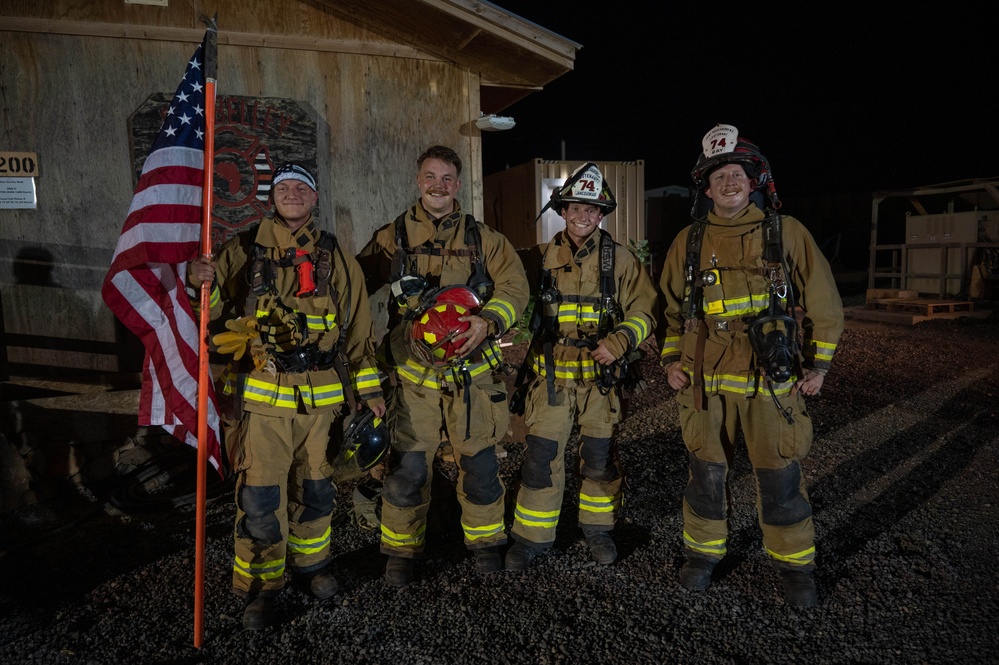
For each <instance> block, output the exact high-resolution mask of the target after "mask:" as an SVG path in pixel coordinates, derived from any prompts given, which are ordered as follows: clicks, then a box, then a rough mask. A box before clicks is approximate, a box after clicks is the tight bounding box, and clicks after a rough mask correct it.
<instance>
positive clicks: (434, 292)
mask: <svg viewBox="0 0 999 665" xmlns="http://www.w3.org/2000/svg"><path fill="white" fill-rule="evenodd" d="M406 215H407V213H405V212H404V213H402V214H401V215H399V216H398V217H396V219H395V246H396V251H395V254H394V255H393V256H392V282H391V285H392V286H391V289H392V295H394V296H395V301H394V302H395V306H396V308H397V311H400V310H402V309H403V308H405V307H406V306H407V304H408V302H409V299H410V298H413V297H414V296H419V300H418V302H417V304H416V305H415V306H413V307H409V308H408V309H406V311H405V313H404V314H403V315H402V321H401V322H400V323H399V326H404V327H405V326H408V325H410V324H411V323H412V322H413V321H414V320H415V319H416V318H417V317H419V316H422V315H423V314H424V313H425V312H426V311H427V310H428V309H429V308H430V307H432V306H433V305H434V304H435V303H436V302H437V297H438V296H439V295H440V294H441V293H442V292H443V291H445V290H446V289H447V288H448V286H451V285H444V286H442V285H441V284H440V277H439V276H433V275H431V276H427V275H423V274H421V273H420V272H419V271H418V270H417V257H418V256H419V255H421V254H422V255H429V256H440V257H447V256H467V257H468V259H469V261H470V262H471V264H472V270H471V274H470V275H469V277H468V280H467V281H466V282H465V286H467V287H468V288H469V289H471V290H472V292H473V293H475V295H476V296H478V298H479V300H480V301H481V302H483V303H485V302H488V301H489V299H490V298H492V295H493V290H494V287H495V282H493V280H492V279H491V278H490V276H489V272H488V271H487V270H486V266H485V263H484V262H483V261H482V232H481V230H480V228H479V222H478V221H476V219H475V218H474V217H473V216H472V215H465V217H464V222H465V237H464V241H465V249H445V248H444V247H439V246H437V245H435V244H434V242H433V241H432V240H428V241H426V242H425V243H423V244H422V245H419V246H417V247H411V246H410V245H409V237H408V234H407V233H406ZM428 277H429V279H428ZM486 341H488V339H487V340H485V341H483V344H485V343H486ZM481 348H482V345H479V347H477V348H475V349H473V350H472V351H471V352H469V353H468V354H466V355H465V356H463V357H462V358H459V359H457V362H456V364H455V365H454V369H455V371H456V372H457V374H458V376H459V377H460V381H459V388H463V387H465V386H466V385H467V384H468V383H470V382H471V379H472V377H471V375H470V374H469V371H468V367H467V365H466V363H465V362H464V361H465V360H466V359H467V358H469V357H470V356H472V355H474V354H475V353H477V352H478V351H479V349H481ZM430 371H431V370H430V369H429V368H428V369H427V372H430ZM463 393H464V401H465V416H466V418H465V440H468V439H469V438H470V436H471V426H472V423H471V418H472V413H471V408H470V407H471V395H470V394H469V392H468V390H467V389H466V390H463Z"/></svg>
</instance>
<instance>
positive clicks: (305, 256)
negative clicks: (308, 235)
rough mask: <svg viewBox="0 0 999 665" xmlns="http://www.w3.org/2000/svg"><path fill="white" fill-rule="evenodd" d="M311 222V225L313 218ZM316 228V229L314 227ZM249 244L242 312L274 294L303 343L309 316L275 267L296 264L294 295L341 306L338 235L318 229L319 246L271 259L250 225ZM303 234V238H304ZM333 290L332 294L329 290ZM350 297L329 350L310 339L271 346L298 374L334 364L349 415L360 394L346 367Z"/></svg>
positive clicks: (288, 369) (283, 366)
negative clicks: (336, 276)
mask: <svg viewBox="0 0 999 665" xmlns="http://www.w3.org/2000/svg"><path fill="white" fill-rule="evenodd" d="M309 224H310V225H312V224H313V223H312V222H311V221H310V222H309ZM313 230H314V227H313ZM241 235H242V237H243V238H244V239H245V241H246V242H249V252H248V253H249V255H250V256H251V258H252V262H251V264H250V269H249V270H248V271H247V273H246V281H247V284H248V285H249V287H250V290H249V293H248V294H247V297H246V304H245V305H244V309H243V311H244V313H248V314H249V313H253V312H256V311H257V299H258V298H260V297H261V296H264V295H267V294H271V295H272V296H273V298H274V303H275V305H277V306H278V307H279V308H280V309H281V310H282V311H283V312H284V314H285V316H286V317H288V318H289V319H292V320H294V321H295V323H294V325H295V326H297V327H298V329H299V330H301V331H302V336H303V342H305V340H306V339H307V338H308V330H309V328H308V325H307V323H306V320H305V315H304V314H303V313H302V312H296V311H295V310H293V309H292V308H291V307H289V306H288V305H287V304H285V303H284V301H283V300H282V299H281V296H280V295H279V294H278V291H277V287H276V277H277V271H278V270H279V269H286V268H292V267H294V268H295V271H296V273H297V275H298V287H299V288H298V290H297V291H296V292H295V296H296V297H298V298H304V297H310V296H320V297H322V296H326V295H327V294H329V295H330V296H331V300H332V302H333V305H334V307H337V301H338V295H337V292H336V289H334V288H333V286H332V283H331V282H330V277H331V276H332V274H333V252H334V251H336V253H337V254H339V255H340V261H341V263H343V264H344V266H346V258H345V257H344V255H343V250H342V249H341V248H340V243H338V242H337V241H336V236H334V235H333V234H332V233H328V232H326V231H319V239H318V240H316V243H315V250H313V251H312V252H306V251H304V250H302V249H301V248H288V249H286V250H285V252H284V255H283V256H282V257H281V258H280V259H277V260H275V259H270V258H268V256H267V254H268V250H267V248H266V247H264V246H263V245H260V244H259V243H257V242H252V239H253V238H254V237H255V236H256V229H255V228H254V229H251V230H250V231H246V232H245V233H243V234H241ZM303 238H304V236H303ZM344 274H345V275H346V279H347V293H348V296H349V294H350V293H351V283H350V271H349V270H346V269H345V270H344ZM331 289H332V292H330V290H331ZM351 315H352V313H351V311H350V298H349V297H348V298H347V306H346V311H345V312H344V314H343V316H342V317H341V316H340V315H339V312H338V313H337V326H338V327H339V328H340V330H339V334H338V337H337V341H336V343H335V344H334V345H333V347H332V348H331V349H329V350H326V351H322V350H320V349H319V347H318V345H317V344H316V343H315V342H307V343H303V344H299V345H297V346H296V347H295V348H294V349H292V350H290V351H277V350H276V349H275V350H272V351H271V355H272V356H273V357H274V361H275V363H276V364H277V365H278V366H279V367H280V368H281V370H283V371H285V372H288V373H298V372H307V371H317V370H327V369H330V368H333V369H334V370H335V371H336V373H337V376H338V378H339V379H340V383H341V384H342V385H343V389H344V395H345V397H346V400H347V404H348V405H349V406H350V413H351V414H354V413H355V412H356V411H357V395H356V394H355V392H354V384H353V381H351V379H350V373H349V372H348V370H347V364H348V363H347V358H346V357H345V356H344V354H343V346H344V343H345V342H346V331H347V330H348V329H349V326H350V319H351Z"/></svg>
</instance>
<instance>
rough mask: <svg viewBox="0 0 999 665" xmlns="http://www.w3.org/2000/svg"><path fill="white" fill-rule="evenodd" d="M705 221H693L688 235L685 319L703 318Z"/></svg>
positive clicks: (685, 269) (695, 219) (685, 270)
mask: <svg viewBox="0 0 999 665" xmlns="http://www.w3.org/2000/svg"><path fill="white" fill-rule="evenodd" d="M705 226H706V224H705V222H704V220H701V219H697V218H696V217H695V218H694V219H693V221H692V222H691V225H690V232H689V233H688V234H687V254H686V258H685V260H684V269H683V271H684V282H685V284H686V287H685V289H684V291H685V295H686V302H685V303H684V307H683V317H684V318H685V319H688V320H689V319H699V318H701V297H702V295H703V294H702V292H701V285H700V275H699V273H700V269H701V244H702V243H703V242H704V227H705Z"/></svg>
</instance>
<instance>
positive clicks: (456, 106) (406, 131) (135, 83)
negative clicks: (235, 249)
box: [0, 0, 580, 378]
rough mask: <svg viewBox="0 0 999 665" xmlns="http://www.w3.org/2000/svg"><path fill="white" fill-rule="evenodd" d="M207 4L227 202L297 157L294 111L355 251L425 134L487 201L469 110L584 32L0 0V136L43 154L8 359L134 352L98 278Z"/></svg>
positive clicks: (414, 1) (12, 270) (8, 240)
mask: <svg viewBox="0 0 999 665" xmlns="http://www.w3.org/2000/svg"><path fill="white" fill-rule="evenodd" d="M208 15H215V16H217V21H218V29H219V32H218V86H217V90H218V96H219V102H218V104H217V105H216V118H217V119H218V120H217V122H225V123H228V127H229V129H228V130H227V131H229V133H230V138H231V140H232V142H233V146H235V147H233V148H232V149H231V150H229V151H228V152H229V157H228V159H229V160H230V162H228V163H224V160H223V163H222V166H220V161H219V159H217V160H216V184H215V190H216V206H215V210H217V209H219V206H220V205H222V203H225V201H226V200H230V202H231V200H233V199H234V198H239V197H244V198H245V202H244V203H243V205H244V206H245V207H246V209H247V210H250V209H251V208H253V206H254V205H256V204H255V203H254V202H253V198H254V197H253V195H254V194H256V195H259V190H258V189H256V188H255V186H254V182H253V179H252V178H248V177H244V176H246V170H247V169H251V170H252V168H251V167H252V163H253V162H254V160H256V161H257V162H258V163H257V167H259V168H261V169H264V170H266V169H268V168H272V167H274V166H275V165H276V164H277V163H279V162H281V161H284V160H285V158H283V156H282V155H281V154H277V153H279V152H280V151H281V150H280V149H283V148H282V144H281V143H280V141H278V137H277V134H278V133H279V130H280V129H282V128H283V127H286V126H289V125H288V123H291V126H293V127H297V128H299V129H300V131H301V133H302V135H304V136H306V137H311V136H314V140H313V141H312V145H311V146H306V147H307V148H308V149H309V150H307V151H306V152H308V153H309V157H308V158H310V159H314V166H315V168H316V170H317V171H318V176H319V183H320V187H319V189H320V210H321V215H322V218H323V225H324V226H325V228H328V229H331V230H333V231H334V232H335V233H336V234H337V236H338V238H339V239H340V241H341V243H342V244H343V246H344V248H345V250H346V251H349V252H355V251H357V250H358V249H360V247H361V246H362V245H363V244H364V243H365V242H366V241H367V239H368V238H369V237H370V236H371V234H372V232H373V231H374V230H375V229H376V228H377V227H379V226H381V225H382V224H385V223H386V222H388V221H389V220H391V219H392V218H394V216H395V215H397V214H398V213H399V212H400V211H401V210H403V209H404V208H405V207H407V206H408V205H410V204H411V203H412V202H413V201H414V200H415V198H416V195H417V190H416V188H415V186H414V173H415V160H416V157H417V156H418V155H419V154H420V152H422V150H423V149H425V148H426V147H427V146H429V145H432V144H436V143H441V144H446V145H449V146H451V147H453V148H454V149H455V150H456V151H457V152H458V153H459V155H460V156H461V157H462V160H463V162H464V165H465V168H464V170H463V172H462V180H463V186H462V191H461V194H460V200H461V203H462V206H463V207H464V208H465V209H466V210H469V211H471V212H472V213H473V214H475V215H476V216H477V217H479V218H482V216H483V203H482V201H483V177H482V166H481V164H482V160H481V137H480V130H479V129H478V128H477V126H476V122H475V121H476V120H477V119H479V118H480V117H481V116H482V115H483V114H486V115H488V114H495V113H499V112H501V111H502V110H503V109H504V108H506V107H507V106H509V105H510V104H512V103H513V102H515V101H517V100H518V99H521V98H523V97H524V96H526V95H528V94H531V93H532V92H534V91H537V90H540V89H542V87H543V86H545V85H547V84H548V83H549V82H551V81H552V80H554V79H556V78H558V77H559V76H561V75H562V74H564V73H566V72H568V71H570V70H571V69H572V68H573V64H574V61H575V56H576V52H577V50H578V48H579V47H580V45H579V44H576V43H574V42H572V41H570V40H567V39H565V38H563V37H561V36H559V35H557V34H554V33H552V32H550V31H548V30H546V29H544V28H541V27H540V26H537V25H535V24H533V23H531V22H529V21H525V20H523V19H521V18H519V17H517V16H515V15H513V14H510V13H509V12H507V11H505V10H503V9H502V8H501V7H498V6H496V5H493V4H491V3H489V2H483V1H481V0H363V1H362V0H303V1H297V0H271V1H269V2H253V3H245V2H237V1H235V0H94V1H93V2H79V1H75V0H51V1H47V2H29V1H27V0H0V90H3V95H2V96H0V106H2V109H0V117H3V118H4V121H3V124H2V126H0V132H2V133H0V153H2V152H4V151H7V152H15V153H29V154H32V155H34V156H35V159H37V176H35V177H33V178H32V183H33V186H34V187H35V191H36V199H37V204H36V205H35V207H33V208H16V207H14V208H9V207H7V208H2V209H0V297H2V314H3V321H2V322H0V323H2V325H0V334H5V339H4V340H0V341H2V342H3V343H2V344H0V353H4V354H6V355H5V357H0V363H2V364H0V371H2V369H3V367H4V366H6V367H8V368H17V367H21V366H24V365H29V364H39V365H47V366H50V367H52V368H55V369H57V370H58V371H59V372H61V373H63V374H65V373H67V372H71V371H78V372H91V373H93V372H95V371H98V372H102V371H118V370H121V369H123V367H122V364H123V363H124V362H125V359H126V358H127V356H128V354H127V353H126V352H125V349H126V346H125V345H124V341H123V340H125V338H126V337H127V336H123V335H122V332H121V330H120V327H119V326H118V325H117V324H116V321H115V320H114V317H113V316H112V315H111V314H110V312H109V311H108V310H107V308H106V307H105V306H104V303H103V302H102V300H101V297H100V286H101V282H102V280H103V278H104V275H105V273H106V271H107V269H108V266H109V264H110V261H111V257H112V254H113V252H114V248H115V245H116V242H117V239H118V235H119V234H120V232H121V228H122V223H123V222H124V220H125V217H126V215H127V212H128V208H129V204H130V201H131V197H132V193H133V188H134V186H135V180H136V174H137V171H138V169H139V168H140V167H141V164H142V161H143V160H144V158H145V154H144V151H143V150H142V149H141V148H142V145H141V144H142V141H143V140H144V139H143V137H144V136H145V137H146V138H148V136H146V134H144V133H143V131H142V129H141V127H142V126H144V125H143V122H144V121H148V119H149V118H150V117H155V113H157V112H158V111H157V108H162V106H164V105H165V102H164V100H168V99H169V97H170V95H172V94H173V91H174V90H175V89H176V87H177V84H178V82H179V81H180V79H181V76H182V75H183V73H184V67H185V66H186V64H187V61H188V59H189V58H190V56H191V54H192V53H193V52H194V49H195V48H196V45H197V44H198V43H199V42H200V41H201V39H202V37H203V35H204V31H205V25H204V24H203V23H202V21H201V17H202V16H208ZM156 104H160V105H161V106H160V107H156ZM154 124H155V123H154ZM146 125H148V122H146ZM308 140H311V139H307V141H308ZM269 142H270V143H269ZM216 144H218V142H216ZM299 147H301V146H299ZM265 148H267V149H265ZM217 157H218V155H217ZM246 163H250V164H251V166H246ZM237 165H242V166H237ZM223 167H225V168H223ZM257 167H253V168H257ZM241 169H242V170H241ZM254 172H256V171H254ZM226 174H229V176H231V177H226ZM0 180H3V178H0ZM226 197H228V199H226ZM215 210H213V214H214V212H215ZM223 226H224V225H223ZM232 226H234V225H230V227H229V228H220V229H218V233H217V235H215V236H213V237H217V238H219V239H220V240H221V239H223V238H224V237H225V235H226V234H229V235H231V233H233V232H235V230H237V229H235V228H232ZM140 358H141V356H140ZM132 369H134V368H132ZM0 378H6V377H0Z"/></svg>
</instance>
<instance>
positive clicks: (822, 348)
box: [815, 342, 836, 362]
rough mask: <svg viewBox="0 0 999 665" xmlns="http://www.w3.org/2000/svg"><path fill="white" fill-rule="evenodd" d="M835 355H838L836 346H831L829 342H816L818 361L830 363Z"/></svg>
mask: <svg viewBox="0 0 999 665" xmlns="http://www.w3.org/2000/svg"><path fill="white" fill-rule="evenodd" d="M834 353H836V345H835V344H830V343H829V342H815V359H816V360H825V361H826V362H829V361H831V360H832V357H833V354H834Z"/></svg>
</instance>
